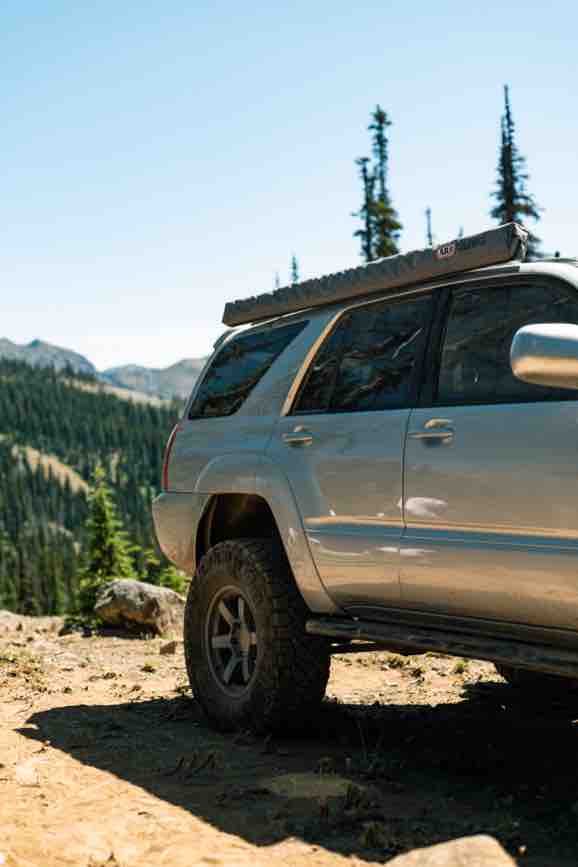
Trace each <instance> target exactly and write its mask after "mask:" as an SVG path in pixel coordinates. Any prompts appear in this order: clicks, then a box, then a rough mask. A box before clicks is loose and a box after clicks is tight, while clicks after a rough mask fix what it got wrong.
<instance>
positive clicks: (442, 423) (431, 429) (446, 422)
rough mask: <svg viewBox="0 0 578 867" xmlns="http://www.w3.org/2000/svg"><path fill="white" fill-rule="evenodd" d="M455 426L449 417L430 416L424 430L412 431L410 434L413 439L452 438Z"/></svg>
mask: <svg viewBox="0 0 578 867" xmlns="http://www.w3.org/2000/svg"><path fill="white" fill-rule="evenodd" d="M453 436H454V428H453V424H452V421H451V419H449V418H430V419H429V421H426V423H425V424H424V426H423V429H422V430H416V431H411V432H410V433H409V434H408V437H410V438H411V439H412V440H446V441H447V440H451V439H453Z"/></svg>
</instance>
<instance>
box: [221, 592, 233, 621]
mask: <svg viewBox="0 0 578 867" xmlns="http://www.w3.org/2000/svg"><path fill="white" fill-rule="evenodd" d="M219 614H220V615H221V617H222V618H223V620H225V621H226V622H227V623H228V624H229V626H232V625H233V623H234V622H235V618H234V617H233V615H232V614H231V612H230V611H229V609H228V608H227V606H226V605H225V600H224V599H221V601H220V602H219Z"/></svg>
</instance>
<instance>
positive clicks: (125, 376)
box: [0, 337, 205, 400]
mask: <svg viewBox="0 0 578 867" xmlns="http://www.w3.org/2000/svg"><path fill="white" fill-rule="evenodd" d="M0 358H9V359H11V360H13V361H26V362H27V363H28V364H31V365H34V366H35V367H54V368H55V369H56V370H63V369H64V368H66V367H67V366H69V367H71V368H72V370H73V371H75V372H76V373H89V374H92V375H93V376H97V377H98V378H99V379H100V380H101V381H103V382H105V383H108V384H109V385H113V386H116V387H117V388H123V389H126V390H127V391H138V392H143V393H144V394H150V395H154V396H155V397H161V398H167V399H169V400H170V399H171V398H173V397H177V398H185V397H188V395H189V394H190V392H191V389H192V387H193V385H194V384H195V382H196V380H197V378H198V376H199V373H200V372H201V370H202V368H203V367H204V364H205V359H204V358H183V359H181V360H180V361H177V362H175V364H171V365H170V366H169V367H166V368H160V367H143V366H141V365H138V364H124V365H121V366H120V367H111V368H109V369H108V370H105V371H103V372H102V373H99V372H98V371H97V369H96V367H95V366H94V365H93V364H92V362H90V361H89V360H88V359H87V358H85V357H84V355H80V354H79V353H78V352H74V351H73V350H71V349H64V348H63V347H61V346H55V345H53V344H52V343H46V341H44V340H41V339H40V338H38V337H35V338H34V340H31V341H30V343H28V344H18V343H13V342H12V341H11V340H9V339H8V338H7V337H0Z"/></svg>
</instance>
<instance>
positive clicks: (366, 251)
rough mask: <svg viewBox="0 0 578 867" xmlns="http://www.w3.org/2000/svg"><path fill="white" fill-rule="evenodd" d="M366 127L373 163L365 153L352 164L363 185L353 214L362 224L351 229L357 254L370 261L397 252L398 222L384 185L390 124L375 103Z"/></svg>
mask: <svg viewBox="0 0 578 867" xmlns="http://www.w3.org/2000/svg"><path fill="white" fill-rule="evenodd" d="M371 117H372V123H371V124H370V125H369V127H368V129H369V131H370V132H371V133H372V134H373V135H372V153H373V164H371V163H370V160H369V157H359V158H358V159H357V160H356V161H355V164H356V165H357V166H358V167H359V174H360V177H361V183H362V189H363V204H362V206H361V208H360V209H359V211H357V212H356V213H354V214H353V216H354V217H358V218H359V219H361V221H362V223H363V226H362V228H361V229H358V230H357V231H356V232H354V237H356V238H359V239H360V241H361V255H362V257H363V259H364V260H365V261H366V262H373V261H374V260H375V259H381V258H382V257H384V256H393V255H395V253H399V246H398V245H399V236H400V232H401V229H402V225H401V223H400V222H399V217H398V215H397V212H396V210H395V208H394V207H393V205H392V203H391V199H390V196H389V191H388V188H387V172H388V160H389V142H388V138H387V129H388V127H390V126H391V121H390V120H389V118H388V116H387V114H386V112H385V111H383V109H382V108H381V106H379V105H378V106H377V107H376V109H375V111H374V112H373V114H372V115H371Z"/></svg>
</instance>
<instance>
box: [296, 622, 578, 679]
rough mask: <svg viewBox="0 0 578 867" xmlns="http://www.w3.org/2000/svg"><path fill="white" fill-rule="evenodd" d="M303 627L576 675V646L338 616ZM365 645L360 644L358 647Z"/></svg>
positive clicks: (342, 637) (387, 645)
mask: <svg viewBox="0 0 578 867" xmlns="http://www.w3.org/2000/svg"><path fill="white" fill-rule="evenodd" d="M306 631H307V632H308V633H309V635H320V636H324V637H326V638H333V639H334V640H335V641H341V642H343V641H371V642H374V643H375V644H379V645H381V646H382V648H383V649H387V650H392V651H396V652H402V653H408V652H410V653H412V652H413V653H423V652H425V651H432V652H437V653H447V654H449V655H451V656H466V657H470V658H471V659H486V660H488V661H490V662H498V663H501V664H502V665H510V666H512V667H514V668H527V669H530V670H532V671H541V672H544V673H546V674H557V675H560V676H562V677H571V678H576V679H578V647H577V648H576V650H573V649H569V648H567V647H553V646H551V645H544V644H534V643H532V644H530V643H528V642H520V641H515V640H513V639H508V638H504V637H501V636H487V635H473V634H468V633H458V632H450V631H446V630H441V629H433V628H431V627H428V626H409V625H407V624H398V623H375V622H373V621H367V620H338V619H337V618H334V619H332V618H319V619H314V620H313V619H312V620H308V621H307V624H306ZM364 649H365V648H364V647H362V646H360V647H359V651H363V650H364ZM337 652H338V651H337Z"/></svg>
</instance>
